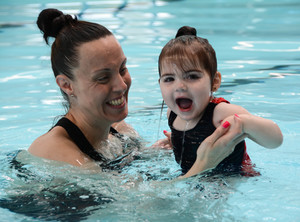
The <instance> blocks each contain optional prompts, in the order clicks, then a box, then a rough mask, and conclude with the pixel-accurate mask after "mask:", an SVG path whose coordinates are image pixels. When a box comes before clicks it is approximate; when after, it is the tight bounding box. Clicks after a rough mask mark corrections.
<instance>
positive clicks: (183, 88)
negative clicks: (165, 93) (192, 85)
mask: <svg viewBox="0 0 300 222" xmlns="http://www.w3.org/2000/svg"><path fill="white" fill-rule="evenodd" d="M186 90H187V86H186V84H185V83H184V81H182V80H178V82H177V85H176V92H185V91H186Z"/></svg>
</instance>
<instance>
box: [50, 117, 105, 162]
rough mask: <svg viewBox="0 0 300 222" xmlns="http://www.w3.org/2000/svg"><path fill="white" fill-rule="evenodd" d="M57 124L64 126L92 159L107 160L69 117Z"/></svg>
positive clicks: (79, 146)
mask: <svg viewBox="0 0 300 222" xmlns="http://www.w3.org/2000/svg"><path fill="white" fill-rule="evenodd" d="M55 126H61V127H63V128H64V129H65V130H66V131H67V133H68V134H69V136H70V138H71V139H72V140H73V142H74V143H75V144H76V145H77V146H78V148H79V149H80V150H81V151H82V152H83V153H85V154H86V155H88V156H89V157H90V158H91V159H93V160H95V161H103V162H105V160H106V159H105V158H104V157H103V156H102V155H101V154H100V153H98V152H97V151H96V150H95V149H94V147H93V146H92V145H91V144H90V142H89V141H88V140H87V138H86V137H85V136H84V134H83V133H82V131H81V130H80V129H79V128H78V127H77V126H76V125H75V124H74V123H73V122H71V121H70V120H69V119H67V118H65V117H63V118H61V119H60V120H59V121H58V122H57V123H56V125H55Z"/></svg>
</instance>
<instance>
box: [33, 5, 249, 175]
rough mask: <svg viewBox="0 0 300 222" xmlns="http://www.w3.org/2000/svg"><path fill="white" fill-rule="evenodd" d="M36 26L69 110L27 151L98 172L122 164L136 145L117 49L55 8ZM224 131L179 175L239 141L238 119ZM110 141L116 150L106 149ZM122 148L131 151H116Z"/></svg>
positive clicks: (91, 26) (103, 33) (214, 160)
mask: <svg viewBox="0 0 300 222" xmlns="http://www.w3.org/2000/svg"><path fill="white" fill-rule="evenodd" d="M37 25H38V27H39V28H40V30H41V31H42V33H43V34H44V39H45V41H46V43H47V44H48V38H49V37H54V38H55V41H54V42H53V44H52V50H51V63H52V69H53V72H54V75H55V78H56V83H57V84H58V86H59V87H60V89H61V92H62V94H63V96H64V98H65V100H66V101H67V103H68V107H69V109H68V111H67V113H66V115H65V116H64V117H63V118H62V119H61V120H59V121H58V123H57V124H56V125H55V126H54V127H53V128H52V129H51V130H50V131H49V132H47V133H45V134H44V135H42V136H40V137H39V138H37V139H36V140H35V141H34V142H33V143H32V145H31V146H30V147H29V149H28V151H29V152H30V153H31V154H33V155H35V156H39V157H42V158H46V159H50V160H56V161H62V162H66V163H69V164H72V165H74V166H82V165H86V164H87V163H94V162H95V161H97V162H100V166H101V167H102V168H110V167H112V166H115V164H116V162H124V161H123V160H125V159H127V158H128V157H129V156H131V155H130V154H131V153H133V151H134V149H135V148H136V147H137V143H138V142H137V140H136V138H137V133H136V132H135V131H134V130H133V129H132V128H131V127H130V126H129V125H128V124H126V123H125V121H124V119H125V117H126V116H127V114H128V107H127V105H128V91H129V88H130V85H131V77H130V74H129V73H128V70H127V68H126V57H125V55H124V53H123V51H122V48H121V46H120V44H119V43H118V41H117V40H116V39H115V37H114V36H113V34H112V33H111V32H110V31H109V30H108V29H106V28H105V27H103V26H101V25H99V24H96V23H90V22H86V21H78V20H77V19H76V18H73V17H72V16H70V15H64V14H63V13H62V12H61V11H58V10H56V9H46V10H43V11H42V12H41V13H40V15H39V17H38V20H37ZM228 126H229V125H228V124H225V125H224V126H221V127H219V128H218V129H217V130H216V131H215V133H214V134H213V135H212V136H211V137H209V138H208V139H207V140H205V141H204V142H203V143H202V145H201V146H200V148H199V149H198V157H197V160H196V162H195V164H194V166H193V167H192V169H191V170H190V171H189V172H188V173H187V174H186V175H185V176H192V175H195V174H197V173H199V172H202V171H204V170H206V169H208V168H213V167H215V166H216V165H217V164H218V163H219V162H220V161H221V160H222V159H224V158H225V157H226V156H228V155H229V154H230V153H231V152H232V148H233V147H234V145H235V144H236V143H238V142H239V141H240V140H241V139H243V138H244V135H242V134H241V125H240V120H239V119H238V118H236V119H235V122H234V123H233V125H232V126H231V127H228ZM229 128H231V129H230V131H229V132H228V133H227V134H226V135H224V136H222V135H223V134H224V133H225V132H226V131H227V130H228V129H229ZM219 137H221V138H220V139H219ZM125 140H126V141H125ZM111 141H115V143H117V144H119V146H113V147H111V146H109V144H111ZM125 143H126V144H132V146H123V147H122V145H124V144H125ZM160 144H161V143H160ZM116 147H119V148H116ZM126 161H127V160H126ZM126 161H125V162H126Z"/></svg>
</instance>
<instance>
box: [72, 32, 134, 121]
mask: <svg viewBox="0 0 300 222" xmlns="http://www.w3.org/2000/svg"><path fill="white" fill-rule="evenodd" d="M78 51H79V67H78V68H76V69H75V70H74V76H75V78H74V81H73V90H74V96H75V98H76V99H75V102H74V103H72V108H73V111H75V112H77V111H79V112H80V113H82V114H83V115H84V116H85V118H89V119H91V120H93V121H97V120H99V121H102V122H103V121H104V122H106V123H108V124H111V123H114V122H118V121H121V120H123V119H124V118H125V117H126V116H127V114H128V91H129V88H130V85H131V77H130V74H129V72H128V70H127V68H126V57H125V55H124V53H123V50H122V48H121V46H120V44H119V43H118V41H117V40H116V39H115V37H114V36H113V35H110V36H107V37H105V38H100V39H98V40H94V41H92V42H87V43H84V44H82V45H81V46H80V47H79V48H78Z"/></svg>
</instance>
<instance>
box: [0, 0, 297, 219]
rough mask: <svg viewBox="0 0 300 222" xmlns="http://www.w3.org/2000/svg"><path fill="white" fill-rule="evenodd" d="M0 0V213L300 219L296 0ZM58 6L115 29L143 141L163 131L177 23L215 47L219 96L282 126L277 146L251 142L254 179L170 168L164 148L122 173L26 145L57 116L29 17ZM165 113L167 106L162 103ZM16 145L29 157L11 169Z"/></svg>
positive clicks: (45, 61) (44, 52)
mask: <svg viewBox="0 0 300 222" xmlns="http://www.w3.org/2000/svg"><path fill="white" fill-rule="evenodd" d="M42 2H43V3H41V1H38V0H26V1H20V0H18V1H17V0H11V1H9V2H8V1H1V2H0V124H1V127H0V157H1V158H0V166H1V168H0V169H1V173H0V206H1V208H0V221H45V220H47V221H184V220H185V221H300V186H299V183H300V151H299V150H300V145H299V144H300V112H299V109H300V86H299V84H300V61H299V60H300V38H299V37H300V29H299V27H300V2H299V1H298V0H273V1H267V0H245V1H239V0H227V1H222V0H211V1H206V2H204V1H194V0H182V1H171V0H169V1H156V0H148V1H147V0H132V1H131V0H128V1H121V0H112V1H77V0H74V1H67V0H65V1H64V2H63V3H62V1H60V0H45V1H42ZM48 7H54V8H58V9H60V10H62V11H64V12H68V13H72V14H77V15H79V16H80V17H79V18H80V19H85V20H89V21H94V22H99V23H101V24H103V25H105V26H107V27H108V28H109V29H110V30H112V31H113V32H114V34H115V35H116V36H117V38H118V39H119V41H120V42H121V44H122V46H123V49H124V52H125V54H126V56H127V57H128V68H129V71H130V73H131V75H132V79H133V83H132V87H131V91H130V95H129V108H130V114H129V116H128V118H127V122H129V123H130V124H132V125H133V126H134V128H135V129H136V130H137V131H138V132H139V133H140V134H141V136H142V137H143V138H144V139H145V140H146V141H147V142H148V143H149V145H150V144H151V143H153V142H155V141H156V140H157V138H158V137H159V138H162V137H163V135H162V133H161V132H162V130H163V129H168V127H167V121H166V118H165V115H163V117H162V119H161V120H160V104H161V101H162V98H161V95H160V90H159V86H158V82H157V79H158V73H157V58H158V55H159V52H160V50H161V48H162V46H163V45H164V44H165V43H166V42H167V41H168V40H169V39H170V38H172V37H173V36H174V35H175V33H176V31H177V29H178V28H179V27H180V26H182V25H189V26H194V27H196V28H197V31H198V34H199V35H200V36H202V37H205V38H207V39H209V41H210V42H211V44H212V45H213V47H214V48H215V50H216V52H217V57H218V68H219V71H220V72H221V73H222V78H223V81H222V86H221V88H220V89H219V91H218V94H217V95H219V96H222V97H225V98H226V99H228V100H229V101H231V102H232V103H235V104H238V105H241V106H243V107H245V108H246V109H248V110H249V111H250V112H251V113H253V114H255V115H259V116H262V117H265V118H270V119H272V120H274V121H275V122H277V123H278V125H279V126H280V128H281V129H282V132H283V135H284V143H283V145H282V146H281V147H280V148H278V149H275V150H268V149H264V148H262V147H260V146H258V145H257V144H255V143H253V142H251V141H250V140H247V141H246V142H247V147H248V153H249V155H250V157H251V159H252V161H253V162H254V163H255V164H256V168H257V170H258V171H260V173H261V176H258V177H251V178H245V177H240V176H237V175H231V176H230V175H229V176H228V175H227V176H225V175H216V176H207V175H204V176H197V177H193V178H190V179H188V180H183V181H176V180H170V179H174V178H176V176H178V166H177V164H176V163H175V161H174V157H173V155H172V152H170V151H163V150H161V151H158V150H149V151H146V152H144V153H143V154H142V158H141V159H140V160H137V161H135V162H133V164H132V165H131V166H128V167H127V168H125V169H124V170H123V171H122V172H107V173H102V174H99V173H97V172H86V171H83V170H82V171H80V170H78V169H77V168H74V167H71V166H66V165H64V164H60V163H53V162H51V161H46V160H41V159H38V158H34V157H32V156H30V155H28V153H27V152H26V149H27V148H28V146H29V145H30V144H31V142H32V141H33V140H34V139H35V138H36V137H38V136H39V135H41V134H42V133H44V132H46V131H47V130H49V128H50V127H51V126H52V124H53V121H54V119H55V117H56V116H58V115H61V114H63V113H64V109H63V107H62V105H61V102H62V100H61V95H60V91H59V89H58V87H57V86H56V83H55V81H54V78H53V74H52V71H51V67H50V62H49V53H50V48H49V47H47V46H46V45H45V43H44V42H43V39H42V35H41V34H40V33H39V31H38V29H37V27H36V25H35V20H36V17H37V15H38V13H39V12H40V11H41V10H42V9H43V8H48ZM165 111H166V110H165ZM18 150H23V152H21V153H20V154H19V158H20V159H21V160H22V163H24V164H25V165H24V166H23V167H21V168H20V169H21V170H20V169H19V170H16V169H12V168H11V167H10V166H11V165H10V163H9V162H10V161H12V160H13V156H15V154H16V152H17V151H18Z"/></svg>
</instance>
